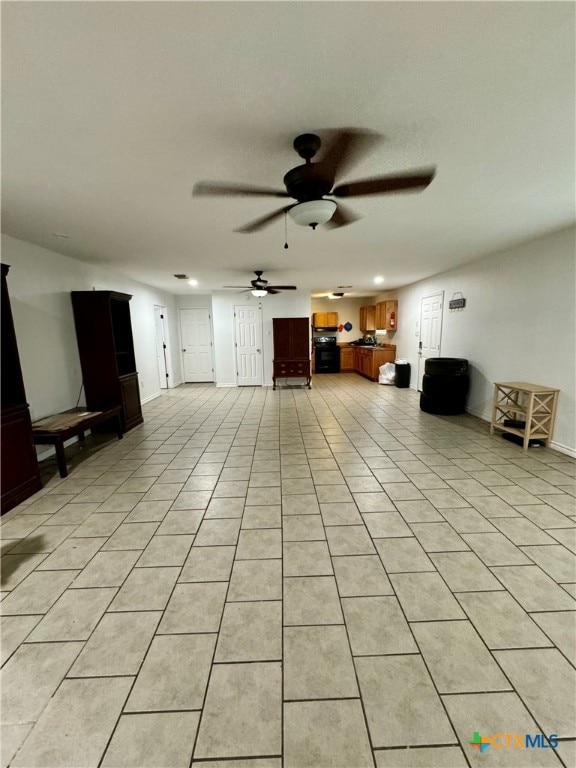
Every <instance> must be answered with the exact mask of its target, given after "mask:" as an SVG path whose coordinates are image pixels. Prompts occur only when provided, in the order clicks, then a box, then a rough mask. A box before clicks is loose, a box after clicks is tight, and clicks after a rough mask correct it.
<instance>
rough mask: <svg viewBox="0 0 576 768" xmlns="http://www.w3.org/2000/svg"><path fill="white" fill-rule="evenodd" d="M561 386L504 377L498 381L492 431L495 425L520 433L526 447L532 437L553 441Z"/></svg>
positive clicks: (547, 441)
mask: <svg viewBox="0 0 576 768" xmlns="http://www.w3.org/2000/svg"><path fill="white" fill-rule="evenodd" d="M559 391H560V390H559V389H554V388H553V387H542V386H539V385H538V384H527V383H526V382H524V381H504V382H497V383H496V384H494V402H493V406H492V421H491V424H490V434H491V435H492V434H494V430H495V429H500V430H502V431H503V432H509V433H510V434H512V435H517V436H518V437H521V438H522V440H523V446H522V447H523V449H524V450H526V449H527V448H528V445H529V444H530V440H542V441H543V442H544V443H545V444H546V445H549V444H550V440H551V439H552V434H553V432H554V418H555V416H556V405H557V402H558V392H559ZM506 421H513V422H523V423H524V426H520V425H518V426H507V425H506V424H505V423H504V422H506Z"/></svg>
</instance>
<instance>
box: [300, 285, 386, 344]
mask: <svg viewBox="0 0 576 768" xmlns="http://www.w3.org/2000/svg"><path fill="white" fill-rule="evenodd" d="M374 303H375V298H374V296H363V297H361V298H358V299H347V298H346V297H344V298H343V299H337V300H331V299H312V312H313V313H314V312H338V323H341V324H342V325H344V323H352V330H351V331H342V332H338V333H337V334H336V336H337V337H338V341H339V342H346V341H355V340H356V339H359V338H360V337H361V336H363V335H364V334H363V333H362V331H361V330H360V307H364V306H368V305H370V304H374Z"/></svg>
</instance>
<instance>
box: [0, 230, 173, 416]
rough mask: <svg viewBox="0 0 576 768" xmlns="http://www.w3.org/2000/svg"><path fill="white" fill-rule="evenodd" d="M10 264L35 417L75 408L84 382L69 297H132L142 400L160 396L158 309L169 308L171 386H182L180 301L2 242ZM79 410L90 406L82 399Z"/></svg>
mask: <svg viewBox="0 0 576 768" xmlns="http://www.w3.org/2000/svg"><path fill="white" fill-rule="evenodd" d="M2 261H3V263H4V264H9V265H10V271H9V273H8V291H9V294H10V303H11V306H12V312H13V315H14V325H15V328H16V337H17V340H18V350H19V353H20V362H21V365H22V374H23V377H24V386H25V388H26V396H27V399H28V402H29V404H30V412H31V416H32V419H39V418H42V417H44V416H49V415H51V414H53V413H57V412H59V411H63V410H66V409H67V408H72V407H73V406H75V405H76V402H77V400H78V395H79V393H80V386H81V383H82V376H81V370H80V359H79V356H78V345H77V342H76V332H75V330H74V317H73V313H72V302H71V299H70V291H89V290H92V288H96V289H97V290H98V289H103V290H115V291H120V292H122V293H129V294H132V300H131V301H130V314H131V319H132V333H133V336H134V350H135V354H136V365H137V368H138V374H139V379H140V385H141V388H140V396H141V398H142V400H143V401H146V400H147V399H151V398H152V397H154V396H155V395H157V394H159V392H160V382H159V377H158V366H157V363H156V342H155V326H154V305H155V304H156V305H160V306H164V307H166V311H167V315H168V328H167V329H168V334H169V346H170V351H171V359H170V360H169V361H168V362H169V370H168V373H169V374H170V381H171V384H172V386H175V385H177V384H178V383H179V382H180V381H181V380H182V371H181V365H180V357H179V354H178V328H177V312H176V301H175V297H174V296H171V295H170V294H167V293H163V292H162V291H158V290H155V289H153V288H150V287H149V286H146V285H142V284H141V283H137V282H135V281H133V280H129V279H127V278H125V277H122V276H120V275H115V274H113V273H112V272H109V271H107V270H104V269H102V268H101V267H97V266H94V265H92V264H86V263H84V262H81V261H76V260H75V259H71V258H68V257H67V256H63V255H61V254H59V253H55V252H54V251H48V250H46V249H45V248H40V247H38V246H36V245H33V244H32V243H27V242H24V241H22V240H16V239H15V238H12V237H8V236H4V235H3V236H2ZM80 404H81V405H83V404H85V400H84V398H83V397H82V399H81V400H80Z"/></svg>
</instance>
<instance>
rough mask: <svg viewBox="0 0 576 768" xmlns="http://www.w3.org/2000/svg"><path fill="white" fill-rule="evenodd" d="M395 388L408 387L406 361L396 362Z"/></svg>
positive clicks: (408, 365)
mask: <svg viewBox="0 0 576 768" xmlns="http://www.w3.org/2000/svg"><path fill="white" fill-rule="evenodd" d="M394 365H395V366H396V386H397V387H399V388H400V389H404V388H405V387H409V386H410V363H409V362H408V361H407V360H396V362H395V363H394Z"/></svg>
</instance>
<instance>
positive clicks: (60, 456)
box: [54, 441, 68, 477]
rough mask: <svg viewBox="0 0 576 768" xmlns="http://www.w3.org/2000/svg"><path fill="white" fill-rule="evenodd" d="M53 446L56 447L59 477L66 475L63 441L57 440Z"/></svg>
mask: <svg viewBox="0 0 576 768" xmlns="http://www.w3.org/2000/svg"><path fill="white" fill-rule="evenodd" d="M54 447H55V448H56V461H57V462H58V469H59V471H60V477H68V468H67V466H66V453H65V451H64V443H63V442H62V441H58V442H57V443H56V444H55V445H54Z"/></svg>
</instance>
